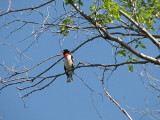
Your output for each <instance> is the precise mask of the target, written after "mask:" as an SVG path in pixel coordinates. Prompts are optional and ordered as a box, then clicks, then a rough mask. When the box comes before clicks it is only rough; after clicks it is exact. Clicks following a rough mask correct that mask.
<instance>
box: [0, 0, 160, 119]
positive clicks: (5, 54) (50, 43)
mask: <svg viewBox="0 0 160 120" xmlns="http://www.w3.org/2000/svg"><path fill="white" fill-rule="evenodd" d="M17 1H18V0H17ZM17 1H16V0H12V6H11V8H12V9H21V8H24V7H26V8H27V7H31V6H32V5H39V4H41V3H40V2H38V1H35V2H33V1H29V2H28V1H27V0H24V1H23V2H22V1H21V0H19V1H18V2H17ZM24 2H25V4H24ZM56 5H57V6H56V9H57V10H59V9H60V8H61V7H62V5H61V4H60V3H58V2H57V3H56ZM0 8H2V9H3V10H6V9H7V8H8V1H4V0H1V1H0ZM84 9H87V8H84ZM39 10H40V11H43V10H44V11H43V12H44V13H46V12H47V11H46V8H45V7H43V8H41V9H39ZM50 11H52V8H50ZM58 12H59V11H58ZM18 14H20V13H15V14H14V15H16V16H18ZM21 14H22V15H24V16H25V20H28V21H36V22H43V19H42V18H41V16H38V14H37V13H36V14H34V13H33V14H31V15H30V16H29V17H27V15H28V13H27V12H24V13H21ZM46 14H47V13H46ZM55 14H56V12H55V13H54V12H53V14H52V13H50V15H51V16H54V15H55ZM21 18H22V19H23V16H21V17H20V19H21ZM13 19H14V17H13V16H8V15H6V16H4V17H1V18H0V20H1V22H0V26H2V25H3V22H4V21H10V20H13ZM21 25H22V23H18V22H15V23H13V24H11V25H9V26H6V27H3V28H1V32H0V36H1V37H0V43H6V44H12V45H14V46H16V47H17V48H19V49H20V50H21V51H23V50H25V49H26V48H27V47H28V46H29V45H30V44H31V43H32V42H33V41H34V40H35V36H32V37H29V38H27V37H28V36H29V35H31V32H34V30H36V28H38V25H32V24H29V25H26V26H24V27H23V28H22V29H21V30H18V31H16V32H13V33H12V34H11V35H10V36H8V35H9V34H10V32H11V31H14V30H15V29H16V28H17V27H18V26H21ZM40 32H41V31H39V33H40ZM76 35H77V34H76V32H73V33H72V34H71V35H69V36H68V37H66V38H65V39H62V40H60V39H61V36H54V35H53V34H52V33H50V32H48V31H46V32H43V33H42V34H40V37H39V38H38V40H37V41H36V42H35V43H34V44H33V45H32V46H31V47H30V48H29V49H28V50H27V51H26V52H25V54H26V55H27V56H28V57H29V58H31V59H28V58H26V57H23V56H20V55H19V53H18V52H17V50H16V49H15V48H13V47H11V46H5V45H0V55H1V57H0V63H1V64H4V65H6V66H8V67H12V68H14V69H22V68H30V67H31V66H33V65H35V64H37V63H39V62H41V61H42V60H44V59H46V58H48V57H51V56H53V55H57V54H60V53H61V52H60V51H61V50H63V49H65V48H67V49H69V50H73V49H75V48H76V47H77V46H78V45H80V44H81V43H82V42H84V41H85V40H87V39H88V38H91V36H92V35H89V34H87V35H86V34H84V33H79V34H78V36H76ZM7 36H8V37H7ZM25 38H27V39H25ZM145 45H146V46H147V48H149V49H146V50H142V49H141V51H142V52H144V53H147V55H151V56H156V55H157V54H158V53H159V51H158V50H157V49H156V48H155V47H154V46H152V45H151V43H150V42H149V41H146V42H145ZM113 50H114V49H112V46H111V45H110V44H109V43H108V42H106V41H104V40H102V39H99V38H98V39H96V40H94V41H92V42H89V43H87V44H86V45H85V46H83V47H81V48H80V49H78V50H77V51H76V52H75V53H73V56H74V58H75V64H78V62H79V61H82V62H86V63H101V64H113V63H114V62H113V61H114V57H113V54H112V52H113ZM60 58H61V57H56V58H53V59H51V60H49V61H47V62H46V63H44V64H42V65H41V66H39V67H37V68H36V69H34V70H33V71H31V72H29V73H28V75H29V76H35V75H37V74H39V73H41V72H42V71H44V70H45V69H47V68H48V67H49V66H51V65H52V64H53V63H54V62H55V61H57V60H58V59H60ZM118 59H119V62H122V61H123V60H125V58H121V57H118ZM147 68H148V69H152V71H151V73H152V74H153V75H154V76H156V77H159V73H158V72H157V70H158V67H157V68H156V67H153V66H152V65H148V66H147ZM142 70H143V69H142V67H141V66H135V72H128V67H127V66H123V67H119V68H118V69H117V70H116V71H115V72H114V73H113V75H112V76H111V77H110V78H109V80H107V79H106V84H105V87H106V89H107V90H108V91H109V93H110V94H111V95H112V96H113V97H114V98H115V99H116V100H117V102H118V103H119V104H120V105H121V106H122V107H123V108H125V109H126V110H127V112H129V114H130V115H131V117H132V118H133V119H140V118H141V117H142V116H143V114H137V113H136V112H135V111H136V110H134V108H136V109H138V110H142V111H143V110H144V111H147V109H152V110H157V109H159V107H160V106H159V105H156V106H154V104H155V103H158V102H159V101H158V99H156V97H155V96H154V95H153V94H152V93H151V92H150V91H149V90H148V89H146V88H145V86H144V85H143V81H145V82H146V83H147V79H146V77H142V79H141V78H140V77H139V75H138V73H140V72H142ZM63 72H64V69H63V61H61V62H60V63H59V64H57V65H56V66H55V67H54V68H52V69H50V70H49V71H48V72H47V73H46V74H44V76H51V75H56V74H59V73H63ZM102 72H103V71H102V70H100V69H97V68H80V69H77V70H76V71H75V73H76V74H77V75H79V76H80V77H81V78H83V80H84V82H85V83H86V84H87V85H89V87H90V88H91V89H93V90H94V91H96V92H91V91H90V90H89V89H88V88H87V87H86V86H85V84H84V83H83V82H82V81H81V80H80V79H79V78H78V77H76V76H75V75H74V76H73V79H74V81H73V82H72V83H67V82H66V76H65V75H63V76H60V77H58V79H56V81H55V82H53V83H52V84H51V85H50V86H49V87H47V88H46V89H44V90H41V91H38V92H35V93H33V94H31V95H29V96H28V97H26V98H24V99H21V98H20V97H19V96H20V95H24V94H26V93H27V92H29V91H31V90H32V89H30V90H26V91H19V90H17V89H16V88H15V87H14V86H10V87H8V88H6V89H4V90H2V91H1V93H0V101H1V102H0V120H22V119H23V120H33V119H34V120H44V119H45V120H50V119H55V120H74V119H76V120H98V119H101V118H102V119H103V120H127V117H126V116H125V115H124V114H123V113H122V112H121V111H120V110H119V109H118V108H117V106H116V105H114V103H113V102H111V101H110V100H109V99H108V98H107V97H106V96H105V95H100V94H98V93H102V94H104V92H103V89H102V85H101V82H100V80H99V79H98V77H97V76H100V77H101V76H102ZM109 74H110V72H109V71H108V72H107V74H106V75H105V76H106V78H107V76H108V75H109ZM143 74H144V73H143ZM5 75H7V72H6V71H4V69H1V71H0V76H5ZM48 81H50V79H46V81H45V82H43V83H42V84H41V86H43V85H44V84H45V83H47V82H48ZM29 84H30V83H29V82H28V83H26V84H21V85H19V86H20V87H24V86H27V85H29ZM146 106H147V107H146ZM145 117H146V116H144V118H145Z"/></svg>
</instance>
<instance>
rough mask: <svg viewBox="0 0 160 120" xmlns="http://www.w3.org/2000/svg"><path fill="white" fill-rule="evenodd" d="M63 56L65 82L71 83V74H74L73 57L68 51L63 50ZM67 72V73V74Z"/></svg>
mask: <svg viewBox="0 0 160 120" xmlns="http://www.w3.org/2000/svg"><path fill="white" fill-rule="evenodd" d="M62 53H63V56H64V59H63V61H64V70H65V72H66V75H67V82H72V81H73V77H72V74H73V73H74V70H73V69H74V59H73V56H72V55H71V53H70V51H69V50H68V49H64V50H63V51H62ZM67 71H68V72H67Z"/></svg>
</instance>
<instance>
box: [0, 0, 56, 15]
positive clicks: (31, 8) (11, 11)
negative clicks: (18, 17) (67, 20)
mask: <svg viewBox="0 0 160 120" xmlns="http://www.w3.org/2000/svg"><path fill="white" fill-rule="evenodd" d="M53 1H55V0H50V1H48V2H46V3H44V4H41V5H39V6H36V7H30V8H24V9H18V10H9V11H8V12H5V13H3V14H1V15H0V17H1V16H3V15H7V14H9V13H13V12H20V11H26V10H34V9H37V8H40V7H43V6H45V5H47V4H49V3H51V2H53Z"/></svg>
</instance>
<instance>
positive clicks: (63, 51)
mask: <svg viewBox="0 0 160 120" xmlns="http://www.w3.org/2000/svg"><path fill="white" fill-rule="evenodd" d="M62 53H63V55H65V54H66V53H67V54H70V51H69V50H67V49H64V50H62Z"/></svg>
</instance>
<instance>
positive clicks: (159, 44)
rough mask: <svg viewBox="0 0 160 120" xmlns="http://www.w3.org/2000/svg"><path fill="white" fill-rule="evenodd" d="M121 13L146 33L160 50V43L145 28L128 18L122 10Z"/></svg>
mask: <svg viewBox="0 0 160 120" xmlns="http://www.w3.org/2000/svg"><path fill="white" fill-rule="evenodd" d="M119 12H120V13H121V14H122V15H123V16H124V17H125V18H127V19H128V20H129V21H130V22H131V23H133V24H134V25H135V26H136V27H137V28H138V29H139V30H140V31H141V32H142V33H144V34H145V35H146V36H147V37H148V38H149V39H150V40H151V41H152V42H153V43H154V44H155V45H156V46H157V47H158V48H160V42H159V41H158V40H157V39H155V38H154V37H153V35H152V34H150V33H149V32H148V31H147V30H146V29H145V28H143V27H141V26H140V25H139V24H138V23H137V22H136V21H134V20H133V19H132V18H131V17H130V16H128V15H127V14H126V13H125V12H123V11H122V10H119Z"/></svg>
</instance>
